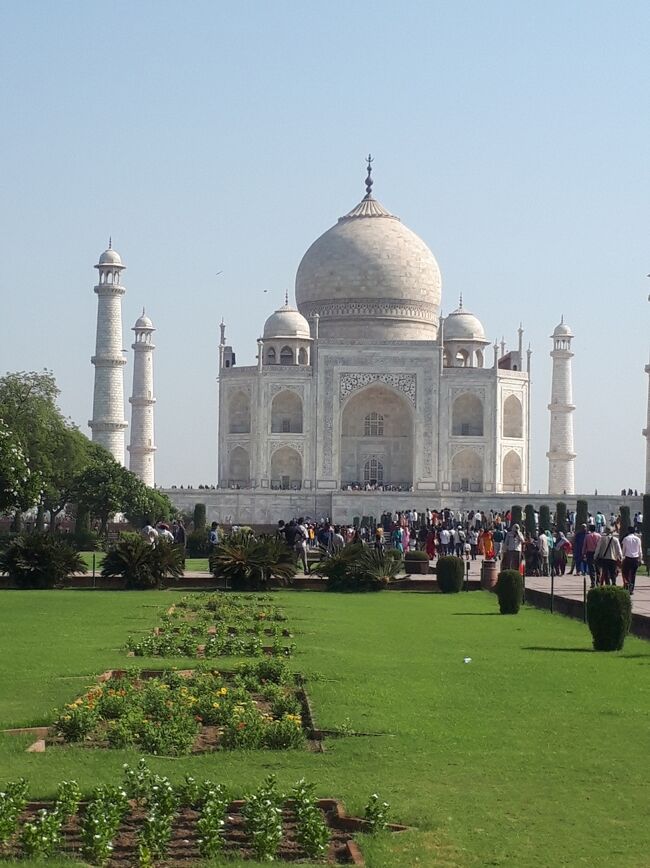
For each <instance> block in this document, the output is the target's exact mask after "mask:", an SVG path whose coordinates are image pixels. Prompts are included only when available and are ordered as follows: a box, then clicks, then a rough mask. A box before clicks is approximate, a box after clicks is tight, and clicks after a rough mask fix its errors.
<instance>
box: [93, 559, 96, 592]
mask: <svg viewBox="0 0 650 868" xmlns="http://www.w3.org/2000/svg"><path fill="white" fill-rule="evenodd" d="M95 558H96V555H95V552H93V588H94V587H95Z"/></svg>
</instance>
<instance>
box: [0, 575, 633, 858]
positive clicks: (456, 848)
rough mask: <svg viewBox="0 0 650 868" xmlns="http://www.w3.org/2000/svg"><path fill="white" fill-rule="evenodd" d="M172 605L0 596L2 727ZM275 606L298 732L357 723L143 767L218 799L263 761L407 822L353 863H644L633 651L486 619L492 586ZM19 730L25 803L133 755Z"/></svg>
mask: <svg viewBox="0 0 650 868" xmlns="http://www.w3.org/2000/svg"><path fill="white" fill-rule="evenodd" d="M175 598H176V597H175V594H174V592H169V591H168V592H149V593H146V592H145V593H118V592H114V593H102V592H63V591H55V592H5V594H3V595H2V598H1V602H2V609H3V624H4V629H3V631H2V633H1V634H0V718H2V725H3V726H8V725H15V724H18V723H28V722H33V723H35V722H38V721H40V720H43V719H49V717H50V713H51V709H52V707H53V706H54V705H56V704H60V703H61V702H64V701H67V700H69V699H71V698H73V697H74V696H76V695H77V693H78V692H79V689H80V687H83V686H85V685H86V684H88V683H89V678H88V677H85V678H84V677H81V678H79V677H77V678H72V677H71V676H80V675H81V676H83V675H87V674H90V673H91V672H99V671H101V670H102V669H105V668H108V667H110V666H114V665H116V664H122V665H123V664H124V663H125V658H124V656H123V652H122V651H121V650H120V646H121V645H122V644H123V642H124V640H125V639H126V636H127V635H128V633H129V632H136V631H138V630H145V629H148V628H150V626H152V625H153V623H155V621H156V619H157V615H158V614H159V612H160V611H161V610H162V609H163V608H166V607H167V606H169V604H170V602H172V601H173V600H174V599H175ZM277 601H278V603H279V604H281V605H282V606H283V607H284V608H285V611H286V612H287V614H288V615H289V618H290V621H289V624H290V625H291V627H292V628H293V629H294V631H295V634H296V635H295V641H296V643H297V646H298V653H297V654H296V656H295V657H294V658H292V659H291V661H290V665H291V666H293V667H294V668H296V669H297V670H300V671H302V672H303V673H305V674H306V675H307V676H308V678H309V681H308V690H309V693H310V695H311V698H312V702H313V706H314V710H315V714H316V717H317V720H318V723H319V724H320V725H321V726H322V727H325V728H333V727H337V726H341V725H343V724H347V723H349V725H351V726H352V727H353V728H354V729H355V730H357V731H360V732H364V733H369V734H368V735H358V736H347V737H342V738H337V739H330V740H328V742H327V751H326V753H324V754H315V753H307V752H301V751H295V752H279V753H274V752H271V751H252V752H248V753H240V752H223V753H216V754H211V755H204V756H196V757H188V758H182V759H175V760H172V759H162V758H152V759H151V762H150V764H151V765H152V767H154V768H156V769H157V770H160V771H162V772H164V773H165V774H168V775H170V777H172V778H173V779H180V778H181V777H182V776H183V775H184V774H185V773H186V772H190V773H192V774H195V775H197V776H209V777H213V778H215V779H216V780H219V781H222V782H224V783H226V784H227V785H229V786H230V787H231V788H232V789H233V790H234V791H235V792H237V793H241V792H242V791H245V790H246V789H249V788H253V787H254V786H257V785H258V784H259V782H260V781H261V780H262V778H263V777H264V776H265V775H266V774H267V773H268V772H269V771H274V772H276V774H277V775H278V778H279V780H280V782H281V783H282V784H283V785H286V786H290V785H291V784H292V783H293V782H295V780H296V779H297V778H299V777H301V776H303V775H304V776H305V777H306V778H307V779H308V780H313V781H315V782H316V783H317V786H318V791H319V794H320V795H335V796H338V797H340V798H342V799H343V800H344V801H345V803H346V805H347V806H348V808H349V809H350V810H351V811H352V812H359V811H361V810H362V808H363V805H364V803H365V801H366V800H367V798H368V795H369V794H370V793H372V792H374V791H378V792H379V793H380V795H381V796H382V798H385V799H386V800H387V801H389V802H390V804H391V807H392V816H393V817H394V818H395V819H396V820H398V821H400V822H405V823H407V824H409V825H412V826H413V827H414V830H413V831H411V832H408V833H403V834H400V835H389V834H384V835H380V836H378V837H377V838H366V839H363V840H362V847H363V849H364V852H365V854H366V859H367V864H368V866H369V868H400V866H404V868H407V866H408V868H411V866H413V865H418V864H419V865H423V866H435V865H445V866H483V865H507V866H517V868H520V866H549V868H551V866H553V868H555V866H558V865H585V866H626V868H640V866H645V865H647V864H648V855H647V854H648V849H649V848H650V829H649V828H648V825H647V824H646V823H645V822H644V820H643V810H644V808H643V806H644V805H645V804H647V803H648V800H649V797H650V775H649V770H650V760H649V759H648V757H649V756H650V726H649V725H648V713H649V712H650V668H649V664H650V646H649V645H648V644H646V643H644V642H641V641H640V640H637V639H628V640H627V642H626V646H625V649H624V651H623V652H620V653H615V654H596V653H593V652H591V650H590V649H591V637H590V635H589V633H588V630H587V628H586V627H585V626H584V625H582V624H581V623H580V622H576V621H572V620H569V619H566V618H563V617H561V616H553V615H550V614H548V613H542V612H538V611H535V610H532V609H527V608H526V609H524V610H522V612H521V613H520V614H519V615H518V616H516V617H513V616H499V615H497V614H495V613H496V610H497V604H496V600H495V599H494V597H492V596H490V595H488V594H484V593H479V592H476V593H471V594H459V595H453V596H441V595H433V594H432V595H428V594H399V593H393V592H391V593H384V594H376V595H365V596H353V595H341V596H338V595H329V594H323V593H308V592H303V593H287V592H285V593H280V594H278V595H277ZM465 657H471V658H472V661H471V663H467V664H466V663H464V662H463V659H464V658H465ZM137 662H138V665H143V666H148V665H150V663H151V665H154V666H157V667H161V665H162V664H163V663H164V664H165V665H172V664H173V663H174V662H176V663H178V664H181V663H183V662H185V664H186V661H169V660H166V661H161V660H160V659H157V660H152V661H147V660H146V659H139V660H138V661H137ZM235 662H236V661H232V660H231V661H225V662H224V664H223V668H228V667H229V666H232V665H234V663H235ZM132 663H133V661H129V664H130V665H131V664H132ZM27 741H28V740H27V739H17V738H15V737H3V738H0V769H1V770H2V771H1V773H0V777H1V778H2V780H5V779H10V778H13V777H16V776H18V775H20V774H22V775H24V776H25V777H27V778H28V779H29V780H30V782H31V785H32V794H33V795H48V794H51V793H52V791H53V789H54V786H55V784H56V782H57V781H58V780H60V779H61V778H63V777H75V778H76V779H77V780H78V781H79V782H80V783H81V784H82V786H83V787H85V788H90V787H91V786H93V785H94V784H96V783H98V782H100V781H109V780H116V779H117V778H118V777H119V775H120V774H121V766H122V763H123V762H131V763H133V762H136V761H137V755H136V754H134V753H132V752H128V751H106V752H101V751H93V750H88V749H83V748H60V749H48V751H47V752H46V753H45V754H44V755H37V754H25V753H24V752H23V749H24V745H25V744H26V742H27ZM214 864H217V863H214ZM246 864H247V865H248V868H251V866H252V864H253V863H246Z"/></svg>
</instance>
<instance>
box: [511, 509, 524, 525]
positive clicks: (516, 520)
mask: <svg viewBox="0 0 650 868" xmlns="http://www.w3.org/2000/svg"><path fill="white" fill-rule="evenodd" d="M522 519H523V513H522V511H521V507H520V506H513V507H512V509H511V510H510V527H512V526H513V524H518V525H519V527H520V528H521V527H522V526H523V520H522Z"/></svg>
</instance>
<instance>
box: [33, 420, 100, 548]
mask: <svg viewBox="0 0 650 868" xmlns="http://www.w3.org/2000/svg"><path fill="white" fill-rule="evenodd" d="M89 447H90V441H89V440H88V438H87V437H86V436H84V435H83V434H82V433H81V431H79V430H78V429H77V428H74V427H72V426H71V425H68V424H66V423H65V422H63V421H62V420H58V421H57V422H54V423H53V424H52V428H51V438H50V441H49V442H48V444H47V447H46V453H45V458H46V459H47V466H46V467H45V469H44V475H43V491H42V495H41V506H42V508H43V510H44V511H46V512H49V514H50V532H51V533H54V531H55V529H56V519H57V517H58V516H59V514H60V513H61V512H62V511H63V510H64V509H65V506H66V504H68V503H70V502H71V500H72V498H73V495H74V491H75V486H76V483H77V478H78V476H79V475H80V474H81V473H82V472H83V470H84V468H85V466H86V464H87V461H88V455H89V451H90V450H89Z"/></svg>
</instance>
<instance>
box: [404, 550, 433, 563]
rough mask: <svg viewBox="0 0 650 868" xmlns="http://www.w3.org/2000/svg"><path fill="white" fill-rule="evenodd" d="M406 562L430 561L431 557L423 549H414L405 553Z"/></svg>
mask: <svg viewBox="0 0 650 868" xmlns="http://www.w3.org/2000/svg"><path fill="white" fill-rule="evenodd" d="M404 560H405V561H428V560H429V555H428V554H427V553H426V552H423V551H422V550H421V549H412V550H411V551H408V552H405V553H404Z"/></svg>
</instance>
